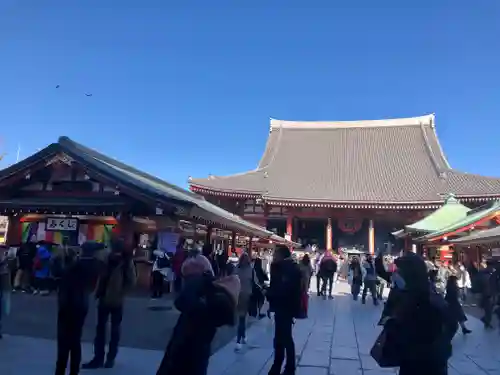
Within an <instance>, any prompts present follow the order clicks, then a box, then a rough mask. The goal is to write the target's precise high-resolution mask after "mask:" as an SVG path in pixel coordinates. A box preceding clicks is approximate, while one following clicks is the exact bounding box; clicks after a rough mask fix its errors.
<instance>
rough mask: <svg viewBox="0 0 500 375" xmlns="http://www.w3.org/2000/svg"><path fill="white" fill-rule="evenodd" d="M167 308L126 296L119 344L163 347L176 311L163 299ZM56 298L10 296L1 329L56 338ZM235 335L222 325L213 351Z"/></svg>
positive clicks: (88, 327)
mask: <svg viewBox="0 0 500 375" xmlns="http://www.w3.org/2000/svg"><path fill="white" fill-rule="evenodd" d="M163 305H164V306H166V307H167V308H166V309H150V308H149V307H150V301H149V299H147V298H135V297H131V298H128V299H127V301H126V304H125V312H124V316H123V323H122V334H121V342H120V345H121V346H126V347H131V348H140V349H150V350H164V349H165V347H166V345H167V343H168V340H169V338H170V335H171V333H172V330H173V328H174V326H175V323H176V322H177V318H178V315H179V314H178V312H177V311H176V310H175V309H174V308H171V307H172V302H171V300H165V301H163ZM56 317H57V299H56V297H55V296H54V295H50V296H46V297H41V296H32V295H28V294H14V295H12V308H11V314H10V316H8V317H5V318H4V319H5V320H4V322H3V332H4V333H5V334H8V335H17V336H26V337H34V338H44V339H51V340H55V339H56V326H57V320H56ZM95 325H96V314H95V306H94V305H93V306H91V308H90V309H89V315H88V316H87V320H86V322H85V326H84V330H83V340H82V341H84V342H92V341H93V339H94V334H95ZM234 336H235V328H233V327H223V328H221V329H219V330H218V332H217V336H216V338H215V340H214V343H213V350H214V351H216V350H218V349H219V348H221V347H222V346H224V345H226V344H227V343H228V342H230V341H231V340H232V339H233V337H234Z"/></svg>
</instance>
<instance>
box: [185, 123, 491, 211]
mask: <svg viewBox="0 0 500 375" xmlns="http://www.w3.org/2000/svg"><path fill="white" fill-rule="evenodd" d="M190 183H191V186H192V187H193V188H194V189H195V190H196V188H198V189H200V188H201V189H208V190H213V191H220V192H252V193H255V194H262V195H263V196H264V197H265V198H267V199H270V200H286V201H310V202H342V203H365V202H366V203H424V202H441V201H442V198H443V195H446V194H448V193H455V194H456V195H457V196H458V197H461V196H485V195H500V179H497V178H488V177H483V176H478V175H471V174H466V173H462V172H459V171H456V170H454V169H451V168H450V166H449V164H448V161H447V160H446V157H445V155H444V153H443V150H442V148H441V146H440V143H439V140H438V138H437V135H436V132H435V127H434V115H428V116H422V117H415V118H407V119H394V120H376V121H357V122H294V121H280V120H271V132H270V135H269V138H268V141H267V145H266V150H265V152H264V154H263V156H262V159H261V161H260V163H259V165H258V167H257V169H256V170H254V171H250V172H246V173H241V174H237V175H232V176H226V177H209V178H204V179H192V180H191V181H190Z"/></svg>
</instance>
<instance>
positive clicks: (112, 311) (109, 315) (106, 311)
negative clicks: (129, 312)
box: [94, 303, 123, 362]
mask: <svg viewBox="0 0 500 375" xmlns="http://www.w3.org/2000/svg"><path fill="white" fill-rule="evenodd" d="M122 317H123V306H106V305H105V304H103V303H99V304H98V305H97V327H96V333H95V339H94V357H95V359H96V360H98V361H100V362H103V361H104V355H105V346H106V324H107V323H108V319H111V329H110V331H111V332H110V335H111V337H110V339H109V347H108V357H107V358H108V360H114V359H115V358H116V355H117V354H118V344H119V343H120V330H121V323H122Z"/></svg>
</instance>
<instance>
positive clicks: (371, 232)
mask: <svg viewBox="0 0 500 375" xmlns="http://www.w3.org/2000/svg"><path fill="white" fill-rule="evenodd" d="M368 251H369V252H370V254H372V255H373V254H375V226H374V223H373V220H372V219H370V221H369V222H368Z"/></svg>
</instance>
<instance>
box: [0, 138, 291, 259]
mask: <svg viewBox="0 0 500 375" xmlns="http://www.w3.org/2000/svg"><path fill="white" fill-rule="evenodd" d="M0 214H1V215H3V216H4V217H8V225H4V226H3V227H0V230H2V228H3V229H4V230H6V237H7V238H6V239H7V243H8V245H19V244H20V243H23V242H26V241H27V240H30V239H31V240H35V241H46V242H50V243H53V244H61V243H63V242H64V243H66V244H68V245H70V246H78V245H79V244H82V243H83V242H85V241H86V240H94V241H99V242H103V243H107V242H109V240H110V238H111V237H112V236H119V237H121V238H122V239H123V240H124V241H125V243H126V246H127V247H128V248H129V249H130V250H133V249H135V248H137V247H138V246H139V245H140V242H141V241H140V238H141V235H143V234H151V235H155V236H157V237H159V236H160V235H164V234H166V233H179V232H182V231H183V230H185V229H183V228H185V226H186V225H188V226H190V230H191V233H193V235H192V237H195V238H194V240H197V238H196V236H197V234H199V233H200V231H202V232H203V238H200V241H201V240H203V242H204V243H207V242H209V243H212V242H213V241H212V240H213V239H215V237H217V238H221V239H226V240H227V242H229V241H232V242H233V243H234V242H235V241H236V236H237V235H238V234H239V235H240V236H241V237H244V238H251V239H254V238H257V239H263V240H265V241H267V242H268V243H269V241H272V242H275V243H283V244H288V243H289V242H288V241H286V240H285V239H284V238H280V237H278V236H276V235H275V234H274V233H273V232H270V231H268V230H266V229H265V228H263V227H260V226H258V225H255V224H254V223H250V222H247V221H245V220H243V219H242V218H241V217H239V216H237V215H235V214H233V213H231V212H227V211H225V210H223V209H221V208H220V207H217V206H215V205H213V204H211V203H210V202H208V201H207V200H206V199H204V198H203V197H202V196H200V195H198V194H194V193H192V192H190V191H188V190H185V189H182V188H180V187H177V186H175V185H172V184H170V183H168V182H166V181H163V180H161V179H159V178H157V177H154V176H151V175H149V174H147V173H145V172H142V171H140V170H138V169H135V168H133V167H131V166H129V165H126V164H124V163H121V162H119V161H117V160H115V159H112V158H109V157H107V156H106V155H104V154H102V153H100V152H97V151H95V150H92V149H90V148H88V147H86V146H84V145H82V144H80V143H77V142H75V141H73V140H71V139H69V138H68V137H61V138H59V140H58V142H56V143H52V144H50V145H48V146H47V147H45V148H44V149H42V150H40V151H39V152H37V153H35V154H33V155H31V156H29V157H28V158H26V159H24V160H22V161H20V162H18V163H16V164H14V165H11V166H10V167H7V168H5V169H3V170H1V171H0ZM163 237H165V236H163ZM163 237H162V238H163ZM170 237H173V236H170ZM226 245H227V244H226ZM173 248H174V249H175V243H174V244H173Z"/></svg>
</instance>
